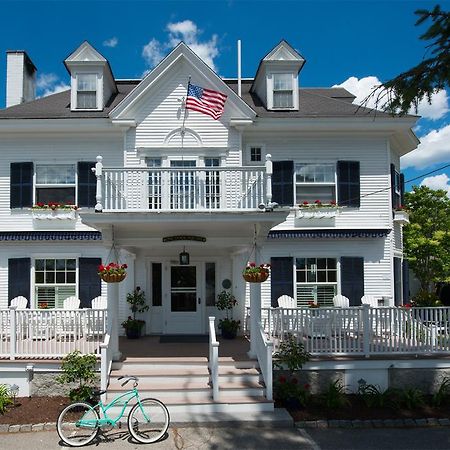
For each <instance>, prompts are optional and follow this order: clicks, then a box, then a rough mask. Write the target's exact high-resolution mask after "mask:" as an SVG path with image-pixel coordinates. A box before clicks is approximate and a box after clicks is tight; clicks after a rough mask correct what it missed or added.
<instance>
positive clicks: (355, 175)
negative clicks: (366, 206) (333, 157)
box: [337, 161, 361, 208]
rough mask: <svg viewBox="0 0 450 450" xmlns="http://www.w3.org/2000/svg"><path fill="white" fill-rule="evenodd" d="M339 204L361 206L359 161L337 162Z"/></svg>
mask: <svg viewBox="0 0 450 450" xmlns="http://www.w3.org/2000/svg"><path fill="white" fill-rule="evenodd" d="M337 183H338V204H339V205H340V206H352V207H355V208H357V207H359V206H360V195H361V181H360V169H359V161H338V162H337Z"/></svg>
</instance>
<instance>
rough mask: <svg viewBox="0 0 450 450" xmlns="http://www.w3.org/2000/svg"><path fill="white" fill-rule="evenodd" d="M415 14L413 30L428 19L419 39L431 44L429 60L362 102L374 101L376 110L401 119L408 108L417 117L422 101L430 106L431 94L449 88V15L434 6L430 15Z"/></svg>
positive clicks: (421, 10) (422, 11) (404, 73)
mask: <svg viewBox="0 0 450 450" xmlns="http://www.w3.org/2000/svg"><path fill="white" fill-rule="evenodd" d="M414 14H416V15H418V16H419V19H418V20H417V22H416V26H417V25H420V24H422V23H424V22H426V21H427V20H429V19H431V22H432V23H431V25H430V27H429V28H428V30H427V31H426V32H425V33H424V34H422V35H421V36H420V39H422V40H424V41H430V43H429V44H428V45H427V46H426V48H427V53H428V54H429V55H430V56H429V57H428V58H426V57H424V59H423V60H422V61H421V62H420V63H419V64H417V65H416V66H415V67H413V68H411V69H409V70H407V71H406V72H403V73H401V74H400V75H397V76H396V77H395V78H393V79H392V80H389V81H386V82H385V83H382V84H380V85H379V86H376V87H375V88H374V89H373V90H372V92H371V93H370V94H369V95H368V96H367V97H366V98H365V99H364V101H363V105H364V106H367V104H368V102H369V101H370V100H374V101H375V108H377V109H379V108H381V109H383V110H385V111H388V112H390V113H392V114H399V115H404V114H407V113H408V111H410V110H411V108H414V110H415V111H416V113H417V107H418V105H419V102H420V101H421V100H422V99H423V98H426V99H427V100H428V103H430V104H431V96H432V94H434V93H436V92H438V91H440V90H442V89H445V88H446V87H449V86H450V13H448V12H445V11H442V10H441V8H440V6H439V5H436V6H435V7H434V9H433V10H431V11H427V10H424V9H419V10H417V11H415V13H414Z"/></svg>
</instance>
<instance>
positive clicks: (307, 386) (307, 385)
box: [303, 383, 311, 390]
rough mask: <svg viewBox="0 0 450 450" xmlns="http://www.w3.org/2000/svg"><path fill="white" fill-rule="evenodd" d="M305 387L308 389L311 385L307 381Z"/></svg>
mask: <svg viewBox="0 0 450 450" xmlns="http://www.w3.org/2000/svg"><path fill="white" fill-rule="evenodd" d="M303 387H304V388H305V389H306V390H308V389H309V388H310V387H311V386H310V385H309V384H308V383H306V384H305V385H304V386H303Z"/></svg>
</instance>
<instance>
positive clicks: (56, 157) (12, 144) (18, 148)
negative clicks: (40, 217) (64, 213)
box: [0, 133, 123, 231]
mask: <svg viewBox="0 0 450 450" xmlns="http://www.w3.org/2000/svg"><path fill="white" fill-rule="evenodd" d="M97 155H102V156H103V157H104V163H105V165H114V166H122V165H123V137H122V136H121V135H120V134H118V133H112V134H110V135H107V136H106V135H98V134H86V133H80V134H75V135H70V134H68V133H66V134H64V135H54V134H52V135H49V134H35V135H32V137H29V136H26V135H22V136H12V137H4V136H2V139H1V140H0V231H11V230H14V231H31V230H33V229H35V224H34V221H33V219H32V214H31V210H30V209H28V208H26V209H23V210H21V209H17V210H13V211H12V210H11V209H10V164H11V163H12V162H25V161H33V162H34V164H35V166H36V164H39V163H42V164H74V165H75V166H76V164H77V162H78V161H95V158H96V156H97ZM49 222H50V221H49ZM52 222H53V221H52ZM37 226H38V227H39V228H38V229H41V230H42V229H44V228H45V226H44V225H43V224H39V225H37ZM48 226H50V227H51V228H50V229H58V225H56V224H54V223H49V224H48ZM60 229H63V230H64V229H66V230H67V229H71V230H73V229H75V230H91V228H89V227H87V226H86V225H83V224H82V223H81V220H80V219H78V220H77V221H76V223H75V226H74V225H73V224H69V225H68V224H62V223H61V227H60Z"/></svg>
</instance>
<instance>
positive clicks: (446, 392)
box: [432, 378, 450, 406]
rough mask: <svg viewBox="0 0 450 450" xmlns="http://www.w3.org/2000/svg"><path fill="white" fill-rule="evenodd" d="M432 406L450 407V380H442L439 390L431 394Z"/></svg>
mask: <svg viewBox="0 0 450 450" xmlns="http://www.w3.org/2000/svg"><path fill="white" fill-rule="evenodd" d="M432 403H433V405H434V406H444V405H450V378H444V379H443V380H442V382H441V384H440V386H439V389H438V390H437V391H436V392H435V393H434V394H433V398H432Z"/></svg>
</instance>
